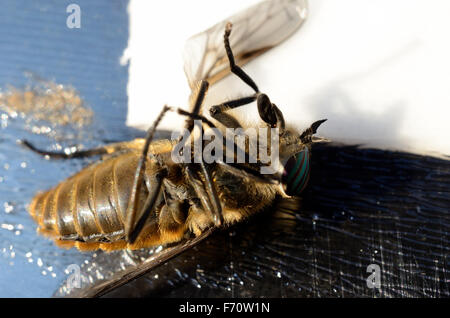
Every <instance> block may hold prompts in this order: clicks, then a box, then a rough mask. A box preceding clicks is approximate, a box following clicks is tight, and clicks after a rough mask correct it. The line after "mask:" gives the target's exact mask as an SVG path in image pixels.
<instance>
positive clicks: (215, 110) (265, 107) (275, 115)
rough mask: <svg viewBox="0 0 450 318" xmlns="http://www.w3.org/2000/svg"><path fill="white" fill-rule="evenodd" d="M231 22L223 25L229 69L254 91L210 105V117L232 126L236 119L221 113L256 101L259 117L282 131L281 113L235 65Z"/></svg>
mask: <svg viewBox="0 0 450 318" xmlns="http://www.w3.org/2000/svg"><path fill="white" fill-rule="evenodd" d="M231 28H232V25H231V23H227V25H226V27H225V35H224V45H225V51H226V53H227V57H228V61H229V62H230V70H231V72H232V73H234V74H235V75H236V76H238V77H239V78H240V79H241V80H242V81H243V82H244V83H246V84H247V85H248V86H250V87H251V88H252V89H253V90H254V91H255V93H254V94H253V95H251V96H248V97H243V98H239V99H235V100H231V101H227V102H225V103H222V104H221V105H216V106H212V107H211V108H210V110H209V112H210V115H211V117H213V118H214V119H216V120H218V121H219V122H221V123H222V124H223V125H225V127H233V126H234V125H236V122H237V120H236V119H235V118H234V117H233V116H231V115H229V114H228V115H227V116H224V115H223V113H224V112H225V111H226V110H228V109H233V108H237V107H241V106H244V105H247V104H250V103H252V102H254V101H255V100H256V101H257V105H258V112H259V116H260V117H261V119H262V120H263V121H264V122H265V123H267V124H268V125H269V126H271V127H278V128H279V129H280V130H281V131H282V132H283V131H284V129H285V123H284V118H283V114H282V113H281V111H280V109H279V108H278V107H277V106H276V105H275V104H273V103H271V102H270V99H269V97H268V96H267V95H266V94H262V93H260V92H259V89H258V86H257V85H256V84H255V82H254V81H253V80H252V79H251V77H250V76H249V75H248V74H247V73H245V72H244V70H242V68H240V67H239V66H238V65H236V62H235V59H234V55H233V51H232V50H231V46H230V34H231Z"/></svg>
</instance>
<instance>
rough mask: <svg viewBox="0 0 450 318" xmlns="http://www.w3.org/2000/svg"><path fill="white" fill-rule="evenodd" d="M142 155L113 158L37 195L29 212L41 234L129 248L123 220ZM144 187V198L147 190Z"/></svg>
mask: <svg viewBox="0 0 450 318" xmlns="http://www.w3.org/2000/svg"><path fill="white" fill-rule="evenodd" d="M138 158H139V153H137V152H128V153H125V154H121V155H119V156H116V157H111V158H109V159H106V160H104V161H101V162H99V163H98V164H93V165H91V166H88V167H87V168H85V169H83V170H82V171H80V172H79V173H77V174H76V175H74V176H72V177H70V178H68V179H66V180H65V181H63V182H61V183H60V184H59V185H58V186H56V187H55V188H53V189H50V190H49V191H47V192H44V193H40V194H38V195H37V196H36V197H35V198H34V199H33V202H32V203H31V206H30V214H31V216H32V217H33V218H34V220H35V221H36V222H37V223H38V225H39V232H41V233H42V234H45V235H47V236H50V237H51V238H53V239H54V240H55V242H56V243H58V244H59V245H62V246H65V247H72V246H74V245H75V246H77V247H78V248H79V249H98V248H102V249H106V250H111V249H117V248H125V247H130V246H128V245H127V244H126V242H125V241H124V239H123V237H124V222H125V212H126V209H127V205H128V200H129V197H130V192H131V188H132V184H133V179H134V174H135V170H136V166H137V162H138ZM147 168H149V167H147ZM141 188H142V190H141V194H140V200H141V201H142V200H143V199H145V197H146V196H147V194H148V189H147V187H146V186H143V187H141ZM141 204H142V202H141ZM141 204H139V206H142V205H141ZM147 230H148V231H154V230H155V229H147ZM136 243H138V242H136ZM141 243H142V242H141ZM131 248H133V247H131Z"/></svg>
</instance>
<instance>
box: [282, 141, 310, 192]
mask: <svg viewBox="0 0 450 318" xmlns="http://www.w3.org/2000/svg"><path fill="white" fill-rule="evenodd" d="M310 157H311V153H310V150H309V148H308V147H304V148H303V149H302V150H301V151H300V152H298V153H296V154H295V155H293V156H291V157H290V158H288V159H287V160H285V162H283V167H284V170H283V175H282V178H281V181H282V183H283V188H284V191H285V192H286V194H287V195H289V196H296V195H299V194H300V193H301V192H302V191H303V189H304V188H305V187H306V184H307V183H308V179H309V170H310Z"/></svg>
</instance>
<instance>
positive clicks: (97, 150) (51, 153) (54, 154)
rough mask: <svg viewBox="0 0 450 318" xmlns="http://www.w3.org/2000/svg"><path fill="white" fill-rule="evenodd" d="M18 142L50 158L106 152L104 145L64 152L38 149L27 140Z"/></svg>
mask: <svg viewBox="0 0 450 318" xmlns="http://www.w3.org/2000/svg"><path fill="white" fill-rule="evenodd" d="M20 143H21V144H22V145H24V146H25V147H26V148H28V149H30V150H31V151H33V152H35V153H38V154H40V155H42V156H48V157H49V158H51V159H72V158H85V157H90V156H97V155H104V154H107V153H108V151H107V149H106V148H105V147H99V148H94V149H89V150H79V151H75V152H72V153H65V152H58V151H45V150H41V149H38V148H36V147H35V146H34V145H33V144H31V143H30V142H29V141H27V140H21V141H20Z"/></svg>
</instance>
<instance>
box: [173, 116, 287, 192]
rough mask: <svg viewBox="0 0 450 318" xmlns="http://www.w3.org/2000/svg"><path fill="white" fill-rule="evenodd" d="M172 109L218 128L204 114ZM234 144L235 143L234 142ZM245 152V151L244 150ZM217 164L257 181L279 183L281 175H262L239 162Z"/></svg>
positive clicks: (219, 162)
mask: <svg viewBox="0 0 450 318" xmlns="http://www.w3.org/2000/svg"><path fill="white" fill-rule="evenodd" d="M171 110H173V111H176V112H177V113H178V114H180V115H182V116H187V117H190V118H192V119H198V120H202V121H203V123H204V124H206V125H208V126H209V127H210V128H217V127H216V126H215V125H214V124H213V123H212V122H211V121H210V120H209V119H207V118H206V117H204V116H202V115H198V114H197V115H195V114H193V113H190V112H187V111H185V110H183V109H180V108H171ZM220 137H223V136H217V138H220ZM226 141H227V139H226V137H225V140H224V147H226ZM233 144H234V143H233ZM236 147H237V149H238V150H241V151H243V150H242V149H241V148H240V147H239V146H238V145H236ZM243 152H244V151H243ZM245 154H246V157H247V158H248V157H249V154H248V153H246V152H245ZM216 163H217V164H219V165H221V166H222V167H223V168H224V169H226V170H227V171H228V172H230V173H232V174H235V175H238V176H245V177H246V178H249V179H252V180H254V181H256V182H263V183H271V184H277V183H279V176H271V175H261V174H260V173H259V172H258V171H255V170H254V169H251V168H249V167H247V166H245V165H242V164H239V163H236V164H235V163H227V162H224V161H223V160H218V161H217V162H216Z"/></svg>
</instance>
